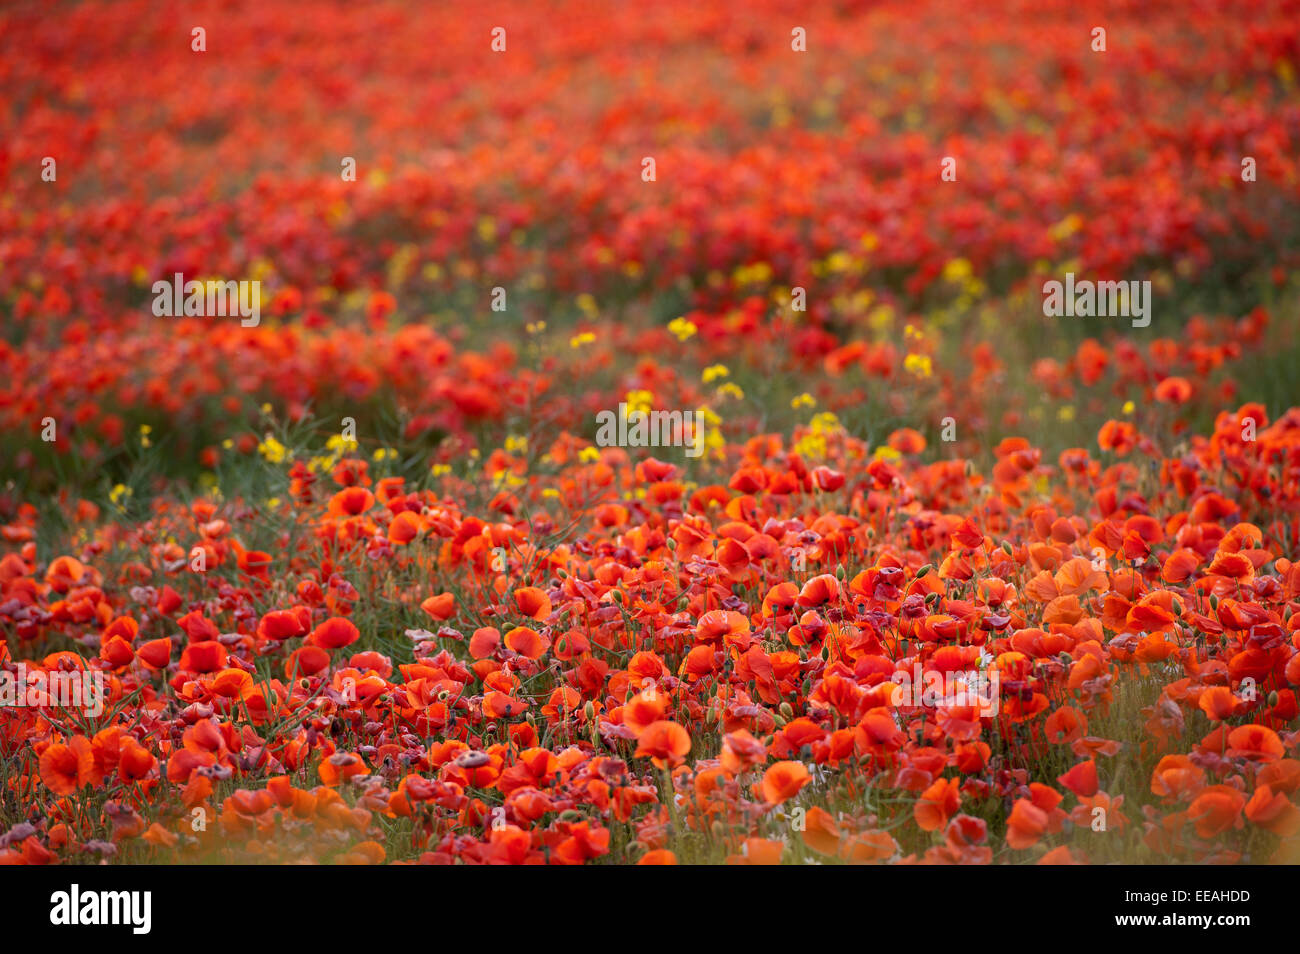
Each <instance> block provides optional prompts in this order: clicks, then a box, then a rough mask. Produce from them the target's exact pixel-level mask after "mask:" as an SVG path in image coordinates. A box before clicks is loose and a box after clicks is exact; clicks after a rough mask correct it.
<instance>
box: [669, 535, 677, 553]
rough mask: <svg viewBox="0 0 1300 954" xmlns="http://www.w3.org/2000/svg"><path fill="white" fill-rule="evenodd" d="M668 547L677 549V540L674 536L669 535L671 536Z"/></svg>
mask: <svg viewBox="0 0 1300 954" xmlns="http://www.w3.org/2000/svg"><path fill="white" fill-rule="evenodd" d="M668 549H669V550H676V549H677V541H676V540H674V539H673V538H672V537H669V538H668Z"/></svg>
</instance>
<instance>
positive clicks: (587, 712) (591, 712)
mask: <svg viewBox="0 0 1300 954" xmlns="http://www.w3.org/2000/svg"><path fill="white" fill-rule="evenodd" d="M582 715H583V717H584V718H586V720H587V721H588V722H590V721H591V720H592V719H594V718H596V706H595V704H594V703H593V702H592V701H591V700H590V699H588V700H587V704H586V705H585V706H583V707H582Z"/></svg>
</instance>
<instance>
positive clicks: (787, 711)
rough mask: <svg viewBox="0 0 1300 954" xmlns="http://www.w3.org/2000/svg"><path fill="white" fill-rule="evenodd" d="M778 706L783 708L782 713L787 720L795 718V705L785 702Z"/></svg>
mask: <svg viewBox="0 0 1300 954" xmlns="http://www.w3.org/2000/svg"><path fill="white" fill-rule="evenodd" d="M778 708H779V709H780V710H781V715H783V716H785V718H786V719H787V720H789V719H793V718H794V707H793V706H792V705H790V703H788V702H783V703H781V705H780V706H779V707H778Z"/></svg>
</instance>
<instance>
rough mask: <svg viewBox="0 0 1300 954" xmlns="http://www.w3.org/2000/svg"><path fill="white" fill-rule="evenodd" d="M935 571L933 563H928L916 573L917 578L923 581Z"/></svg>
mask: <svg viewBox="0 0 1300 954" xmlns="http://www.w3.org/2000/svg"><path fill="white" fill-rule="evenodd" d="M933 569H934V564H933V563H927V564H926V565H925V566H923V567H921V569H919V570H917V571H916V578H917V579H918V580H919V579H922V578H923V577H925V576H926V575H927V574H929V572H930V571H931V570H933Z"/></svg>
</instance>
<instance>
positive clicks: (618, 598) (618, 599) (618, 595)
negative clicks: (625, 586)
mask: <svg viewBox="0 0 1300 954" xmlns="http://www.w3.org/2000/svg"><path fill="white" fill-rule="evenodd" d="M612 595H613V597H614V602H615V603H617V604H618V605H619V606H622V605H623V591H622V590H615V591H614V592H613V594H612Z"/></svg>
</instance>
